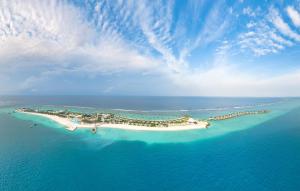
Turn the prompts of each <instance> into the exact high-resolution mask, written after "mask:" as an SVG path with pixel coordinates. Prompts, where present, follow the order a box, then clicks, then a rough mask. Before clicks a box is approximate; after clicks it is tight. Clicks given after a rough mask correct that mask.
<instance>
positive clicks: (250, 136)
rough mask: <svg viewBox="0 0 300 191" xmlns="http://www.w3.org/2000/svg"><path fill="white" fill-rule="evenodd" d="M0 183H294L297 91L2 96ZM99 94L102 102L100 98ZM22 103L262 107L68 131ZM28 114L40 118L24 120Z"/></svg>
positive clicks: (192, 186) (41, 186)
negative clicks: (177, 125) (161, 127)
mask: <svg viewBox="0 0 300 191" xmlns="http://www.w3.org/2000/svg"><path fill="white" fill-rule="evenodd" d="M0 100H1V102H0V103H1V104H2V106H0V107H1V108H0V190H4V191H11V190H125V191H127V190H128V191H129V190H142V191H143V190H145V191H150V190H172V191H173V190H174V191H177V190H180V191H181V190H189V191H198V190H228V191H234V190H246V191H247V190H249V191H250V190H272V191H273V190H288V191H289V190H291V191H293V190H299V189H300V182H299V180H300V176H299V172H300V152H299V151H300V100H299V99H296V98H289V99H286V98H172V97H171V98H168V97H167V98H165V97H162V98H160V97H158V98H156V97H89V96H79V97H76V96H75V97H72V96H71V97H64V96H57V97H54V98H53V97H45V96H44V97H43V96H42V97H31V96H25V97H9V96H8V97H1V98H0ZM102 102H103V103H102ZM23 106H30V107H44V108H53V109H65V108H68V109H70V110H78V111H85V112H95V111H104V112H107V111H108V112H115V113H118V114H120V115H125V116H128V117H132V118H145V119H167V118H176V117H178V116H181V115H184V114H189V115H192V116H193V117H194V118H197V119H205V118H207V117H209V116H211V115H218V114H222V113H228V112H235V111H242V110H257V109H268V110H271V112H270V113H268V114H264V115H254V116H244V117H240V118H236V119H231V120H226V121H218V122H213V124H212V126H211V127H210V128H209V129H203V130H191V131H184V132H183V131H180V132H145V131H127V130H119V129H103V130H100V131H98V132H97V134H92V133H91V132H90V131H88V130H77V131H75V132H70V131H67V130H66V129H65V128H64V127H62V126H61V125H59V124H57V123H55V122H53V121H51V120H47V119H45V118H43V117H36V116H31V115H24V114H18V113H13V114H12V113H10V112H11V111H13V110H14V109H15V108H18V107H23ZM33 123H37V124H38V125H37V126H35V127H32V124H33Z"/></svg>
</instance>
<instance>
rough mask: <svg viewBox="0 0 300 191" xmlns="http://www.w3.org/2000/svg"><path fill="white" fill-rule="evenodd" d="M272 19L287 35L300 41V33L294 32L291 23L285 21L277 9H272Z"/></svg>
mask: <svg viewBox="0 0 300 191" xmlns="http://www.w3.org/2000/svg"><path fill="white" fill-rule="evenodd" d="M270 19H271V22H272V23H273V24H274V26H275V27H276V28H277V29H278V30H279V31H280V32H281V33H282V34H284V35H286V36H287V37H289V38H291V39H294V40H296V41H300V35H299V34H298V33H296V32H294V31H293V30H292V29H291V28H290V27H289V25H288V24H287V23H286V22H284V20H283V19H282V17H281V16H280V14H279V13H278V11H277V10H276V9H271V11H270Z"/></svg>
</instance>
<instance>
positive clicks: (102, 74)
mask: <svg viewBox="0 0 300 191" xmlns="http://www.w3.org/2000/svg"><path fill="white" fill-rule="evenodd" d="M240 6H241V8H240V10H239V11H240V12H241V13H243V14H246V16H245V15H239V14H237V12H236V10H237V8H239V7H240ZM224 10H225V11H224ZM258 10H260V9H259V8H257V9H252V8H250V6H249V7H245V8H244V7H243V5H240V4H239V3H238V2H236V3H233V4H230V3H228V4H227V3H226V2H222V1H218V2H217V3H213V4H209V3H207V2H205V1H189V2H186V4H185V3H183V5H182V7H181V9H178V7H177V4H176V1H141V2H140V1H139V2H136V1H100V0H99V1H84V2H82V3H80V6H79V5H78V4H77V3H73V2H72V1H59V0H45V1H35V0H26V1H24V0H14V1H9V0H3V1H0V88H1V90H3V92H10V93H11V92H13V93H14V92H15V93H18V92H26V91H31V90H34V91H36V92H38V91H39V87H42V86H45V89H46V87H49V88H50V86H51V87H53V90H55V88H60V90H61V91H68V90H65V89H68V88H70V86H72V88H73V89H72V88H71V89H72V90H74V91H75V89H76V88H77V86H74V83H75V82H76V83H80V85H78V89H80V88H87V89H89V88H90V89H92V88H94V89H95V90H99V91H100V90H102V93H111V92H113V91H118V89H120V88H123V89H127V88H126V87H125V86H126V84H127V85H128V87H131V88H132V87H134V88H133V89H132V90H131V91H133V92H139V91H140V92H143V91H145V92H151V89H152V88H153V89H155V91H154V90H153V91H154V93H156V92H158V91H157V90H159V88H160V87H161V90H162V91H163V90H165V89H168V88H169V89H170V94H173V92H178V94H182V95H246V94H248V96H249V95H252V94H253V95H254V94H257V95H258V94H259V95H263V94H265V95H267V94H268V92H269V93H270V95H271V94H272V93H274V95H275V94H276V95H280V93H281V92H279V89H284V90H285V89H286V88H285V87H284V86H283V83H281V81H280V80H282V81H284V82H285V83H288V84H290V87H293V88H294V87H295V86H296V82H299V80H298V77H299V72H298V71H295V72H289V73H286V74H282V75H279V76H264V77H262V76H259V75H257V74H256V73H248V72H246V69H245V70H241V69H240V68H237V67H236V66H237V65H238V64H236V63H235V64H230V56H231V54H232V53H235V54H244V53H245V52H251V54H254V55H255V56H256V57H262V56H266V55H269V54H274V53H279V52H280V51H282V50H284V49H287V48H288V47H291V46H294V45H296V43H297V41H300V35H299V34H298V33H297V32H296V31H293V29H292V28H291V27H290V26H289V24H288V23H286V22H285V21H284V19H283V18H284V17H282V16H281V14H282V12H279V11H278V10H276V9H275V8H273V7H272V8H270V9H267V10H268V11H267V12H268V13H267V15H261V14H262V13H263V11H258ZM176 11H177V12H176ZM286 12H287V13H288V15H289V16H290V18H291V20H292V21H293V23H294V25H295V26H297V22H298V21H297V19H298V16H299V15H298V16H297V14H296V13H298V12H297V11H296V10H295V9H294V8H293V7H292V6H289V7H287V8H286ZM250 17H251V18H250ZM243 18H247V19H251V20H250V21H249V22H248V20H247V22H246V23H245V25H243V23H240V22H241V21H242V20H243ZM241 25H242V26H244V28H242V27H241V28H238V29H236V28H237V27H240V26H241ZM211 50H212V51H211ZM201 56H205V57H206V58H211V60H213V62H211V63H208V64H207V67H203V68H202V67H201V66H202V65H203V63H201V62H200V61H199V59H198V57H201ZM191 58H192V59H191ZM191 60H193V61H191ZM232 74H235V75H232ZM107 76H109V77H107ZM122 76H129V77H128V79H129V78H130V77H131V76H134V77H132V79H131V78H130V80H128V79H125V78H122ZM136 76H138V77H136ZM105 78H110V79H113V80H111V81H113V82H112V83H114V84H111V83H110V84H109V83H107V84H105V87H104V85H103V84H104V81H105V80H104V79H105ZM56 79H59V80H56ZM72 80H74V82H73V81H72ZM114 80H115V81H114ZM117 80H119V81H117ZM108 81H109V80H108ZM152 82H153V84H154V85H153V84H151V83H152ZM154 82H155V83H154ZM81 83H82V84H81ZM105 83H106V82H105ZM275 83H277V84H279V85H278V87H276V85H275ZM91 84H92V85H95V86H97V87H89V86H91ZM120 84H121V85H120ZM136 84H138V85H136ZM145 84H148V85H149V86H148V87H150V86H152V88H148V87H146V88H145V87H143V85H145ZM79 86H81V87H79ZM98 86H99V87H98ZM121 86H122V87H121ZM154 86H155V87H154ZM138 88H141V90H139V89H138ZM143 88H144V89H143ZM264 88H265V89H267V90H268V91H266V92H263V91H262V90H263V89H264ZM128 89H129V88H128ZM290 92H291V91H290ZM292 93H298V92H297V91H296V90H295V91H294V92H292Z"/></svg>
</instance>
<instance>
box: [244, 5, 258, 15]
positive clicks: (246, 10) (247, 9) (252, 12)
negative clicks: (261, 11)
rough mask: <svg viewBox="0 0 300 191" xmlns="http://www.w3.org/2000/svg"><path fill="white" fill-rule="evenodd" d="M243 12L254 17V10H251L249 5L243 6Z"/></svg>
mask: <svg viewBox="0 0 300 191" xmlns="http://www.w3.org/2000/svg"><path fill="white" fill-rule="evenodd" d="M243 14H244V15H248V16H249V17H255V16H256V13H255V11H253V10H252V9H251V7H245V8H244V9H243Z"/></svg>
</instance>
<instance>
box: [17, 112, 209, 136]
mask: <svg viewBox="0 0 300 191" xmlns="http://www.w3.org/2000/svg"><path fill="white" fill-rule="evenodd" d="M17 112H19V113H25V114H30V115H36V116H41V117H45V118H48V119H51V120H52V121H55V122H57V123H59V124H61V125H63V126H65V127H66V129H68V130H70V131H74V130H76V129H77V128H95V127H97V128H115V129H125V130H135V131H184V130H195V129H205V128H206V127H207V125H208V122H206V121H199V122H198V124H186V125H182V126H169V127H146V126H137V125H128V124H109V123H106V124H103V123H96V124H76V123H74V122H72V121H71V120H70V119H68V118H63V117H59V116H55V115H48V114H42V113H33V112H24V111H17Z"/></svg>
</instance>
